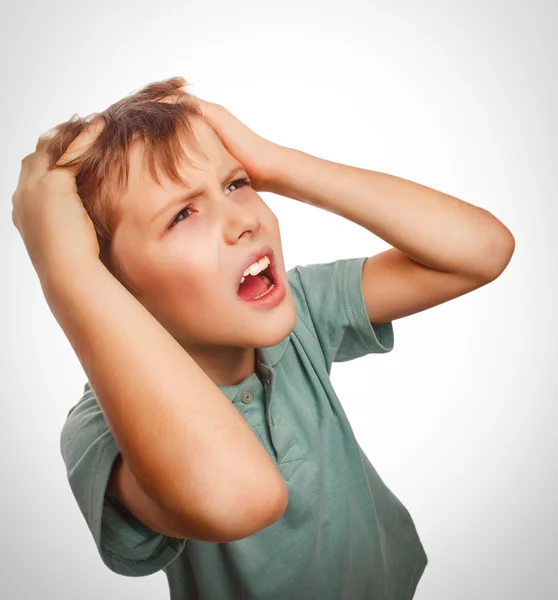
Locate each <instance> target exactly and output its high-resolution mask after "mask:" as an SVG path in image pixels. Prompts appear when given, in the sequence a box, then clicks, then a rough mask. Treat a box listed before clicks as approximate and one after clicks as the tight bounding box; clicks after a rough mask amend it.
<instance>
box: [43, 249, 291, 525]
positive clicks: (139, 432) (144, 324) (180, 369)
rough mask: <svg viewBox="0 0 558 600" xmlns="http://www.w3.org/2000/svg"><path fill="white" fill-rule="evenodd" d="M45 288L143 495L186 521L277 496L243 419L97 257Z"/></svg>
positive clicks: (273, 473)
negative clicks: (182, 515) (185, 515)
mask: <svg viewBox="0 0 558 600" xmlns="http://www.w3.org/2000/svg"><path fill="white" fill-rule="evenodd" d="M43 290H44V292H45V297H46V299H47V302H48V304H49V306H50V308H51V310H52V312H53V314H54V316H55V318H56V319H57V321H58V323H59V324H60V326H61V327H62V329H63V330H64V333H65V334H66V336H67V338H68V340H69V341H70V343H71V345H72V347H73V349H74V350H75V352H76V355H77V356H78V358H79V360H80V362H81V365H82V367H83V369H84V371H85V373H86V374H87V376H88V378H89V381H90V383H91V386H92V388H93V390H94V392H95V394H96V397H97V399H98V401H99V404H100V405H101V407H102V409H103V413H104V414H105V417H106V419H107V423H108V425H109V427H110V429H111V431H112V433H113V435H114V437H115V439H116V441H117V443H118V446H119V448H120V450H121V453H122V456H123V457H124V458H125V459H126V460H127V462H128V464H129V465H130V467H131V468H132V470H133V471H134V474H135V475H136V477H137V478H138V483H139V484H140V486H141V487H142V489H144V490H145V492H146V494H148V495H149V496H151V497H152V498H153V499H154V500H156V501H157V502H159V503H160V504H162V505H163V506H165V508H167V509H168V510H170V511H173V512H174V513H175V514H180V513H182V514H187V515H188V517H189V518H190V519H191V518H192V512H191V511H198V512H197V514H201V513H200V512H199V511H202V510H205V511H206V512H204V516H208V515H213V516H215V518H217V515H223V514H225V513H226V512H228V509H229V508H230V509H231V511H230V512H229V514H228V518H231V516H232V515H233V514H238V508H239V507H244V508H245V509H246V510H247V511H248V510H251V509H253V510H259V509H260V508H262V507H261V503H263V502H268V503H269V502H272V501H273V500H274V499H275V498H277V497H278V495H277V496H276V495H275V494H276V493H277V492H279V491H282V490H281V485H284V481H283V479H282V477H281V474H280V472H279V471H278V470H277V467H276V465H275V464H274V463H273V461H272V460H271V458H270V456H269V455H268V454H267V452H266V451H265V449H264V448H263V446H262V445H261V443H260V442H259V440H258V439H257V437H256V436H255V434H254V433H253V432H252V430H251V429H250V426H249V425H248V423H246V421H245V420H244V419H243V417H242V415H241V414H240V413H239V412H238V410H237V409H236V408H235V407H234V406H233V405H232V404H231V402H230V401H229V400H228V398H227V397H226V396H225V395H224V394H223V393H222V392H221V391H220V390H219V388H218V387H217V386H216V385H215V384H214V383H213V382H212V381H211V379H209V377H208V376H207V375H206V374H205V373H204V372H203V371H202V370H201V368H200V367H199V366H198V365H197V363H196V362H195V361H194V360H193V359H192V358H191V357H190V355H189V354H188V353H187V352H186V351H185V350H184V349H183V348H182V347H181V346H180V345H179V344H178V342H177V341H176V340H175V339H174V338H173V337H172V336H171V335H170V334H169V333H168V332H167V331H166V330H165V329H164V327H163V326H162V325H161V324H160V323H159V322H158V321H157V320H156V319H155V318H154V317H153V316H152V315H151V314H150V313H149V312H148V311H147V310H146V309H145V307H143V305H141V303H140V302H138V301H137V300H136V299H135V298H134V297H133V296H132V295H131V294H130V293H129V292H128V291H127V290H126V289H125V288H124V287H123V286H122V285H121V284H120V283H119V282H118V281H117V280H116V279H115V278H114V277H113V276H112V275H111V274H110V273H109V272H108V270H107V269H106V268H105V267H104V265H103V264H102V263H101V262H100V261H98V260H93V259H92V262H91V263H90V264H82V265H81V268H80V269H79V270H75V272H74V273H72V274H71V276H65V277H57V278H56V280H55V281H53V280H52V278H51V281H50V282H49V283H48V284H45V285H44V287H43ZM232 509H234V511H233V510H232ZM263 509H264V510H265V507H263ZM183 511H186V512H183ZM188 511H190V512H188Z"/></svg>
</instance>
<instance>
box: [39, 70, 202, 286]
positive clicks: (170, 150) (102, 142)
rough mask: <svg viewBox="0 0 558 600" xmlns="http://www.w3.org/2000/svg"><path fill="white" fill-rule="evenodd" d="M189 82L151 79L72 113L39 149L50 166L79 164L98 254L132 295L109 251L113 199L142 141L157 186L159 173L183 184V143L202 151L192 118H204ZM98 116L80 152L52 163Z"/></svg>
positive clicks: (80, 187) (79, 186)
mask: <svg viewBox="0 0 558 600" xmlns="http://www.w3.org/2000/svg"><path fill="white" fill-rule="evenodd" d="M189 85H190V84H189V83H188V82H186V80H185V79H184V78H183V77H172V78H170V79H166V80H163V81H157V82H154V83H150V84H148V85H146V86H145V87H143V88H141V89H140V90H139V91H136V92H134V93H131V94H129V95H128V96H126V97H124V98H122V99H121V100H119V101H118V102H115V103H114V104H112V105H111V106H109V107H108V108H107V109H106V110H104V111H103V112H100V113H91V114H90V115H88V116H86V117H80V116H79V115H77V114H74V115H73V116H72V117H71V118H70V119H69V120H68V121H65V122H63V123H61V124H59V125H57V126H55V127H53V128H52V129H51V130H50V131H49V132H48V134H49V135H48V137H46V139H45V141H44V142H43V146H42V148H41V149H43V150H44V151H46V152H47V153H48V154H49V156H50V164H49V169H56V168H63V167H66V166H73V167H77V168H78V169H77V174H76V185H77V192H78V194H79V196H80V198H81V201H82V202H83V205H84V207H85V210H86V212H87V214H88V215H89V217H90V219H91V221H92V222H93V226H94V228H95V232H96V234H97V239H98V242H99V250H100V252H99V258H100V260H101V262H102V263H103V264H104V265H105V267H106V268H107V269H108V270H109V272H110V273H112V274H113V276H114V277H115V278H116V279H117V280H118V281H120V283H121V284H122V285H124V287H125V288H126V289H127V290H128V291H130V292H131V293H132V294H134V295H135V296H137V295H139V290H138V289H137V288H136V287H135V286H134V284H133V282H132V281H131V280H130V279H129V278H128V277H127V276H126V275H125V273H124V271H123V269H122V267H121V265H120V264H119V262H118V259H117V258H116V257H115V256H114V255H113V253H112V251H111V240H112V238H113V235H114V224H115V222H116V221H115V216H116V214H115V213H116V210H115V203H114V200H115V199H116V198H118V197H119V196H120V195H121V194H123V193H124V191H125V190H126V188H127V185H128V178H129V170H130V165H129V159H130V149H131V145H132V144H133V143H134V142H135V141H136V140H140V141H141V143H142V144H143V149H144V161H145V160H147V166H148V168H149V172H150V174H151V176H152V177H153V179H154V180H155V181H156V182H157V183H158V184H160V179H159V176H158V173H159V172H161V171H162V172H163V173H164V175H166V176H167V177H168V178H169V179H170V180H171V181H173V182H175V183H185V182H184V181H183V179H182V178H181V176H180V174H179V170H178V165H179V164H180V163H181V161H186V162H188V163H190V164H191V160H190V159H189V158H188V156H186V154H185V152H184V149H183V147H182V144H181V141H182V140H186V141H187V142H189V143H190V144H191V145H192V147H193V148H194V149H195V150H196V151H197V152H199V153H200V154H202V155H203V156H205V155H204V153H203V150H202V149H201V148H200V147H199V144H198V143H197V140H196V138H195V135H194V132H193V129H192V123H191V118H192V117H194V116H202V112H201V108H200V107H199V104H198V103H197V102H196V97H195V96H193V95H192V94H189V93H188V92H186V91H185V89H184V88H186V87H187V86H189ZM99 118H102V119H104V121H105V127H104V129H103V130H102V131H101V133H100V134H99V136H98V137H97V139H96V140H95V141H94V142H93V144H92V145H91V146H90V147H89V148H88V149H87V150H86V151H85V152H83V153H82V154H81V155H80V156H78V157H76V158H74V159H73V160H71V161H68V162H66V163H64V164H61V165H58V166H57V165H56V162H57V161H58V159H59V158H60V157H61V156H62V155H63V154H64V152H65V151H66V149H67V148H68V146H69V145H70V143H71V142H72V141H73V140H74V139H75V138H76V137H77V136H78V135H79V134H80V132H81V131H82V130H83V129H84V128H85V127H87V126H88V125H89V124H90V123H91V122H93V121H96V120H97V119H99Z"/></svg>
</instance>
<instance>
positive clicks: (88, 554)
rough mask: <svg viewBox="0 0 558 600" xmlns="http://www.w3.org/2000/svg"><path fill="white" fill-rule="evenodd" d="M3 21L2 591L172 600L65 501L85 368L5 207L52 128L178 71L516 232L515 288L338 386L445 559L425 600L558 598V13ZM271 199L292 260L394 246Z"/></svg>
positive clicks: (199, 89) (187, 9) (387, 10)
mask: <svg viewBox="0 0 558 600" xmlns="http://www.w3.org/2000/svg"><path fill="white" fill-rule="evenodd" d="M0 21H1V25H0V28H1V35H0V48H1V50H2V52H1V53H0V56H1V58H0V64H1V75H2V84H1V86H0V88H1V89H0V101H1V110H0V118H1V120H2V122H1V128H2V134H3V135H2V144H1V161H0V165H1V167H0V168H1V177H0V189H1V195H2V202H1V204H0V244H1V247H0V252H1V257H2V258H1V273H0V281H2V283H3V285H2V295H1V298H2V303H3V305H2V306H1V317H0V318H1V319H2V324H1V326H2V332H3V335H2V336H1V338H0V343H1V352H2V362H1V370H2V372H1V375H2V384H3V385H2V436H1V441H0V443H1V445H2V446H1V449H2V460H1V461H0V464H1V467H0V468H1V469H2V473H1V481H2V487H3V490H4V493H3V494H2V499H1V502H2V511H1V515H2V522H1V528H2V538H3V543H2V549H1V552H2V557H1V560H2V571H3V575H2V578H1V580H0V597H2V598H6V599H8V598H9V599H10V600H20V599H31V598H32V599H36V598H39V597H44V598H57V599H63V598H72V599H73V598H80V599H82V600H89V599H94V598H111V599H112V598H119V599H125V598H130V599H132V598H133V599H134V600H138V599H143V600H147V599H153V598H167V597H168V587H167V581H166V578H165V575H164V573H162V572H160V573H157V574H156V575H154V576H152V577H147V578H127V577H122V576H118V575H116V574H114V573H112V572H111V571H109V570H108V569H107V568H106V567H105V566H104V564H103V563H102V561H101V559H100V557H99V556H98V554H97V550H96V548H95V545H94V542H93V538H92V537H91V534H90V532H89V530H88V528H87V525H86V523H85V521H84V520H83V517H82V515H81V513H80V512H79V509H78V506H77V504H76V503H75V500H74V498H73V496H72V493H71V490H70V487H69V484H68V482H67V479H66V473H65V467H64V463H63V461H62V457H61V454H60V450H59V436H60V431H61V428H62V425H63V423H64V420H65V417H66V413H67V411H68V410H69V408H70V407H71V406H73V405H74V404H75V403H76V402H77V401H78V400H79V398H80V396H81V393H82V390H83V385H84V383H85V381H86V376H85V374H84V372H83V370H82V367H81V365H80V363H79V361H78V359H77V357H76V355H75V354H74V352H73V349H72V347H71V345H70V344H69V342H68V341H67V339H66V337H65V335H64V333H63V331H62V329H61V328H60V327H59V325H58V323H57V322H56V320H55V319H54V317H53V316H52V313H51V312H50V310H49V307H48V305H47V303H46V301H45V300H44V297H43V295H42V290H41V287H40V284H39V281H38V278H37V276H36V274H35V271H34V270H33V267H32V264H31V262H30V260H29V257H28V255H27V253H26V251H25V247H24V245H23V242H22V240H21V237H20V235H19V233H18V231H17V230H16V229H15V227H13V225H12V221H11V210H12V205H11V201H10V200H11V195H12V193H13V191H14V189H15V187H16V184H17V179H18V176H19V169H20V161H21V159H22V158H23V157H24V156H25V155H26V154H28V153H30V152H31V151H33V150H34V147H35V143H36V139H37V137H38V136H39V135H40V134H41V133H42V132H44V131H45V130H47V129H49V128H50V127H51V126H53V125H54V124H56V123H59V122H61V121H63V120H66V119H68V118H69V117H70V116H71V115H72V114H73V113H76V112H77V113H79V114H80V115H82V116H85V115H87V114H89V113H90V112H93V111H101V110H104V109H105V108H106V107H107V106H108V105H109V104H112V103H113V102H115V101H116V100H118V99H120V98H121V97H123V96H124V95H126V94H128V93H130V92H131V91H134V90H136V89H138V88H140V87H142V86H143V85H145V84H147V83H149V82H151V81H155V80H159V79H163V78H167V77H171V76H175V75H182V76H183V77H185V78H186V80H187V81H189V82H192V86H191V88H189V89H190V91H191V92H192V93H194V94H195V95H198V96H200V97H202V98H204V99H207V100H210V101H213V102H218V103H220V104H223V105H225V106H226V107H227V108H229V110H230V111H231V112H233V113H234V114H236V115H237V116H238V117H239V118H240V119H241V120H243V121H244V122H245V123H246V124H247V125H248V126H249V127H251V128H252V129H254V130H255V131H257V132H258V133H260V134H261V135H263V136H264V137H267V138H269V139H271V140H273V141H276V142H277V143H280V144H283V145H286V146H289V147H294V148H298V149H301V150H303V151H305V152H308V153H311V154H315V155H317V156H320V157H323V158H327V159H329V160H333V161H337V162H342V163H345V164H350V165H353V166H358V167H362V168H367V169H372V170H375V171H382V172H386V173H390V174H393V175H398V176H400V177H404V178H406V179H410V180H412V181H416V182H418V183H422V184H424V185H427V186H429V187H432V188H434V189H437V190H440V191H443V192H446V193H448V194H451V195H453V196H456V197H458V198H460V199H463V200H466V201H468V202H471V203H473V204H476V205H477V206H480V207H482V208H485V209H487V210H489V211H490V212H492V213H493V214H494V215H495V216H496V217H498V218H499V219H500V220H501V221H502V222H503V223H504V224H506V226H507V227H508V228H509V229H510V230H511V231H512V233H513V235H514V236H515V240H516V250H515V254H514V256H513V258H512V261H511V263H510V264H509V266H508V268H507V270H506V271H505V272H504V274H503V275H502V276H501V277H500V278H498V279H497V280H496V281H494V282H493V283H491V284H489V285H487V286H484V287H482V288H480V289H478V290H476V291H474V292H472V293H470V294H468V295H466V296H463V297H461V298H458V299H455V300H453V301H450V302H447V303H445V304H442V305H440V306H438V307H435V308H433V309H430V310H427V311H424V312H422V313H418V314H416V315H412V316H410V317H407V318H404V319H401V320H397V321H395V322H394V332H395V348H394V350H393V352H391V353H389V354H387V355H369V356H366V357H363V358H361V359H358V360H356V361H352V362H349V363H342V364H335V365H334V367H333V372H332V380H333V383H334V386H335V388H336V390H337V392H338V395H339V397H340V399H341V401H342V403H343V404H344V407H345V410H346V412H347V414H348V416H349V419H350V421H351V423H352V426H353V429H354V431H355V433H356V436H357V439H358V440H359V442H360V444H361V446H362V447H363V449H364V451H365V452H366V454H367V455H368V457H369V458H370V460H371V462H372V463H373V464H374V466H375V467H376V469H377V470H378V472H379V473H380V475H381V477H382V478H383V479H384V481H385V482H386V484H387V485H388V487H390V488H391V489H392V490H393V492H394V493H395V494H396V495H397V496H398V497H399V498H400V500H401V501H402V502H403V503H404V504H405V506H406V507H407V508H408V509H409V511H410V512H411V514H412V516H413V519H414V520H415V523H416V526H417V529H418V532H419V535H420V537H421V540H422V542H423V544H424V546H425V549H426V552H427V555H428V558H429V564H428V566H427V568H426V571H425V573H424V575H423V578H422V579H421V582H420V583H419V586H418V589H417V592H416V595H415V598H416V599H417V600H448V599H450V598H451V599H452V600H471V599H473V598H474V599H475V600H493V599H494V598H502V599H504V598H505V599H506V600H516V599H517V600H524V599H527V598H529V599H535V598H536V599H537V600H552V599H555V598H557V597H558V583H557V579H556V572H557V565H556V562H557V554H558V548H557V539H558V537H557V533H558V532H557V529H558V528H557V523H558V519H557V517H556V514H555V507H556V505H557V504H558V494H557V490H556V487H557V486H556V472H557V466H558V461H557V457H556V444H555V437H554V435H555V434H554V430H555V428H556V425H557V410H556V396H557V391H558V390H557V388H558V385H557V382H558V379H557V376H556V369H553V366H552V359H554V360H555V359H556V351H555V337H556V333H557V327H556V316H555V312H554V311H553V307H554V306H555V304H556V266H555V259H556V256H557V255H556V251H555V248H554V247H553V246H552V245H551V243H552V229H553V226H554V224H555V223H556V222H557V216H558V210H557V208H556V202H557V196H556V190H557V189H558V169H557V168H556V165H557V164H558V151H557V147H556V139H558V120H557V117H556V106H558V78H557V77H556V73H557V72H558V48H557V45H558V44H557V38H556V33H555V27H556V23H557V21H558V5H556V4H555V3H553V2H551V1H547V2H543V1H540V0H538V1H537V0H532V1H531V2H529V3H528V2H527V1H526V0H524V1H523V2H514V3H509V2H504V1H499V2H496V1H490V0H484V1H482V2H481V1H479V0H472V1H471V0H470V1H468V2H467V3H465V2H456V1H454V0H452V1H444V2H441V1H434V0H431V1H415V2H410V1H407V2H400V1H392V2H389V3H386V2H382V3H379V2H375V1H370V0H345V1H344V2H335V3H333V2H326V1H324V0H321V1H320V2H318V0H306V1H305V2H301V1H297V2H292V0H282V1H281V2H278V3H270V2H265V1H260V2H257V1H255V0H254V1H243V0H237V1H236V2H225V1H224V0H213V1H208V0H204V1H203V2H195V3H194V2H191V3H187V2H179V1H178V0H174V1H172V0H160V1H158V2H155V3H153V2H145V1H144V0H135V2H134V3H133V4H132V3H131V2H118V1H116V2H115V1H112V2H108V1H104V0H103V1H102V2H96V3H86V2H69V1H66V0H64V1H61V0H57V1H54V2H49V3H45V2H39V1H33V2H31V1H29V0H27V1H22V2H17V3H10V4H9V5H8V4H7V3H6V4H5V5H3V8H2V15H1V17H0ZM263 197H264V199H265V200H266V201H267V202H268V203H269V205H270V207H271V208H272V210H273V211H274V212H275V213H276V214H277V216H278V218H279V222H280V225H281V235H282V239H283V244H284V256H285V265H286V268H287V269H290V268H292V267H293V266H294V265H296V264H310V263H314V262H328V261H331V260H337V259H340V258H349V257H357V256H365V255H373V254H376V253H378V252H381V251H383V250H385V249H387V248H388V247H389V246H388V244H386V243H385V242H384V241H383V240H381V239H379V238H377V237H375V236H373V235H372V234H371V233H369V232H368V231H367V230H365V229H363V228H361V227H360V226H358V225H356V224H354V223H352V222H350V221H347V220H345V219H343V218H341V217H339V216H337V215H334V214H332V213H327V212H325V211H323V210H320V209H317V208H314V207H311V206H308V205H304V204H302V203H300V202H297V201H295V200H291V199H288V198H283V197H280V196H276V195H272V194H264V195H263ZM293 600H295V599H293ZM296 600H299V599H296ZM300 600H304V599H300Z"/></svg>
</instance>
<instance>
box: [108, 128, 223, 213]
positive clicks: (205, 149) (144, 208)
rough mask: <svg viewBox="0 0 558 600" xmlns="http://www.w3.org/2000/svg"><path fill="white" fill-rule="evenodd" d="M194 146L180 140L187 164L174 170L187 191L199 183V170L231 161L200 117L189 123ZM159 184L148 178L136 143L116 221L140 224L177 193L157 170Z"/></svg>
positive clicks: (175, 186) (142, 150)
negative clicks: (173, 193)
mask: <svg viewBox="0 0 558 600" xmlns="http://www.w3.org/2000/svg"><path fill="white" fill-rule="evenodd" d="M190 123H191V124H192V134H193V136H194V137H195V142H194V143H193V142H192V140H188V139H187V138H186V137H185V136H182V137H181V138H180V142H181V146H182V148H183V149H184V152H185V154H186V156H187V157H188V159H189V160H190V161H191V162H190V163H189V162H188V161H185V160H182V161H180V162H178V161H177V163H176V167H177V169H178V172H179V173H180V176H181V177H182V178H183V179H184V181H185V183H186V185H187V186H188V187H192V188H193V187H196V186H197V185H198V182H199V180H200V170H204V169H215V170H220V169H222V168H223V167H224V166H225V165H229V164H230V163H231V162H233V161H234V159H233V158H232V157H231V155H230V153H229V152H228V151H227V149H226V148H225V146H224V145H223V144H222V142H221V140H220V139H219V137H218V136H217V134H216V133H215V131H214V130H213V129H212V128H211V127H210V126H209V125H208V124H207V123H206V122H205V121H204V120H203V118H201V117H193V118H191V119H190ZM158 177H159V180H160V184H157V182H156V181H155V180H154V179H153V178H152V176H151V173H150V170H149V166H148V163H147V156H146V153H145V147H144V145H143V143H142V142H141V140H137V141H136V142H135V143H134V144H133V145H132V146H131V148H130V160H129V177H128V187H127V189H126V191H125V193H124V194H123V195H122V196H121V197H120V198H119V200H118V202H117V206H116V207H115V208H117V213H118V214H117V215H116V219H117V222H118V223H119V224H121V223H122V222H124V221H128V220H131V221H136V220H142V218H143V219H144V218H145V217H146V215H147V216H149V215H151V214H153V213H154V212H155V211H157V210H158V209H159V208H161V207H162V206H163V204H164V202H166V201H168V195H169V193H172V191H173V190H176V189H179V188H181V187H183V186H181V185H180V184H178V183H175V182H173V181H171V180H170V179H169V178H168V177H167V176H166V175H165V174H164V173H163V172H161V170H160V169H159V170H158Z"/></svg>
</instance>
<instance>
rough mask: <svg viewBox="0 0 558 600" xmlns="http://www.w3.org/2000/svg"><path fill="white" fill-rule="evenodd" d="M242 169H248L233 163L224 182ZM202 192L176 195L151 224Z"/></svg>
mask: <svg viewBox="0 0 558 600" xmlns="http://www.w3.org/2000/svg"><path fill="white" fill-rule="evenodd" d="M240 171H244V172H246V170H245V169H244V167H243V166H242V165H241V164H240V163H237V164H235V165H233V166H232V167H231V168H230V169H229V170H228V171H227V173H225V177H224V178H223V180H222V183H225V182H226V181H228V180H229V179H230V178H231V177H234V176H235V175H236V174H237V173H239V172H240ZM187 187H188V186H187ZM202 193H203V190H200V191H199V192H196V191H195V190H192V191H190V192H188V193H186V194H181V195H180V196H176V197H175V198H172V199H171V200H169V201H168V202H166V203H165V205H164V206H163V207H162V208H161V209H159V210H158V211H157V212H156V213H155V214H154V215H153V217H152V218H151V220H150V221H149V223H150V224H151V223H153V222H154V221H156V220H157V219H159V217H160V216H161V215H163V214H166V213H167V211H169V210H170V209H171V208H172V207H173V206H177V205H180V204H183V203H185V202H188V200H191V199H192V198H195V197H196V196H199V195H200V194H202Z"/></svg>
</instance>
